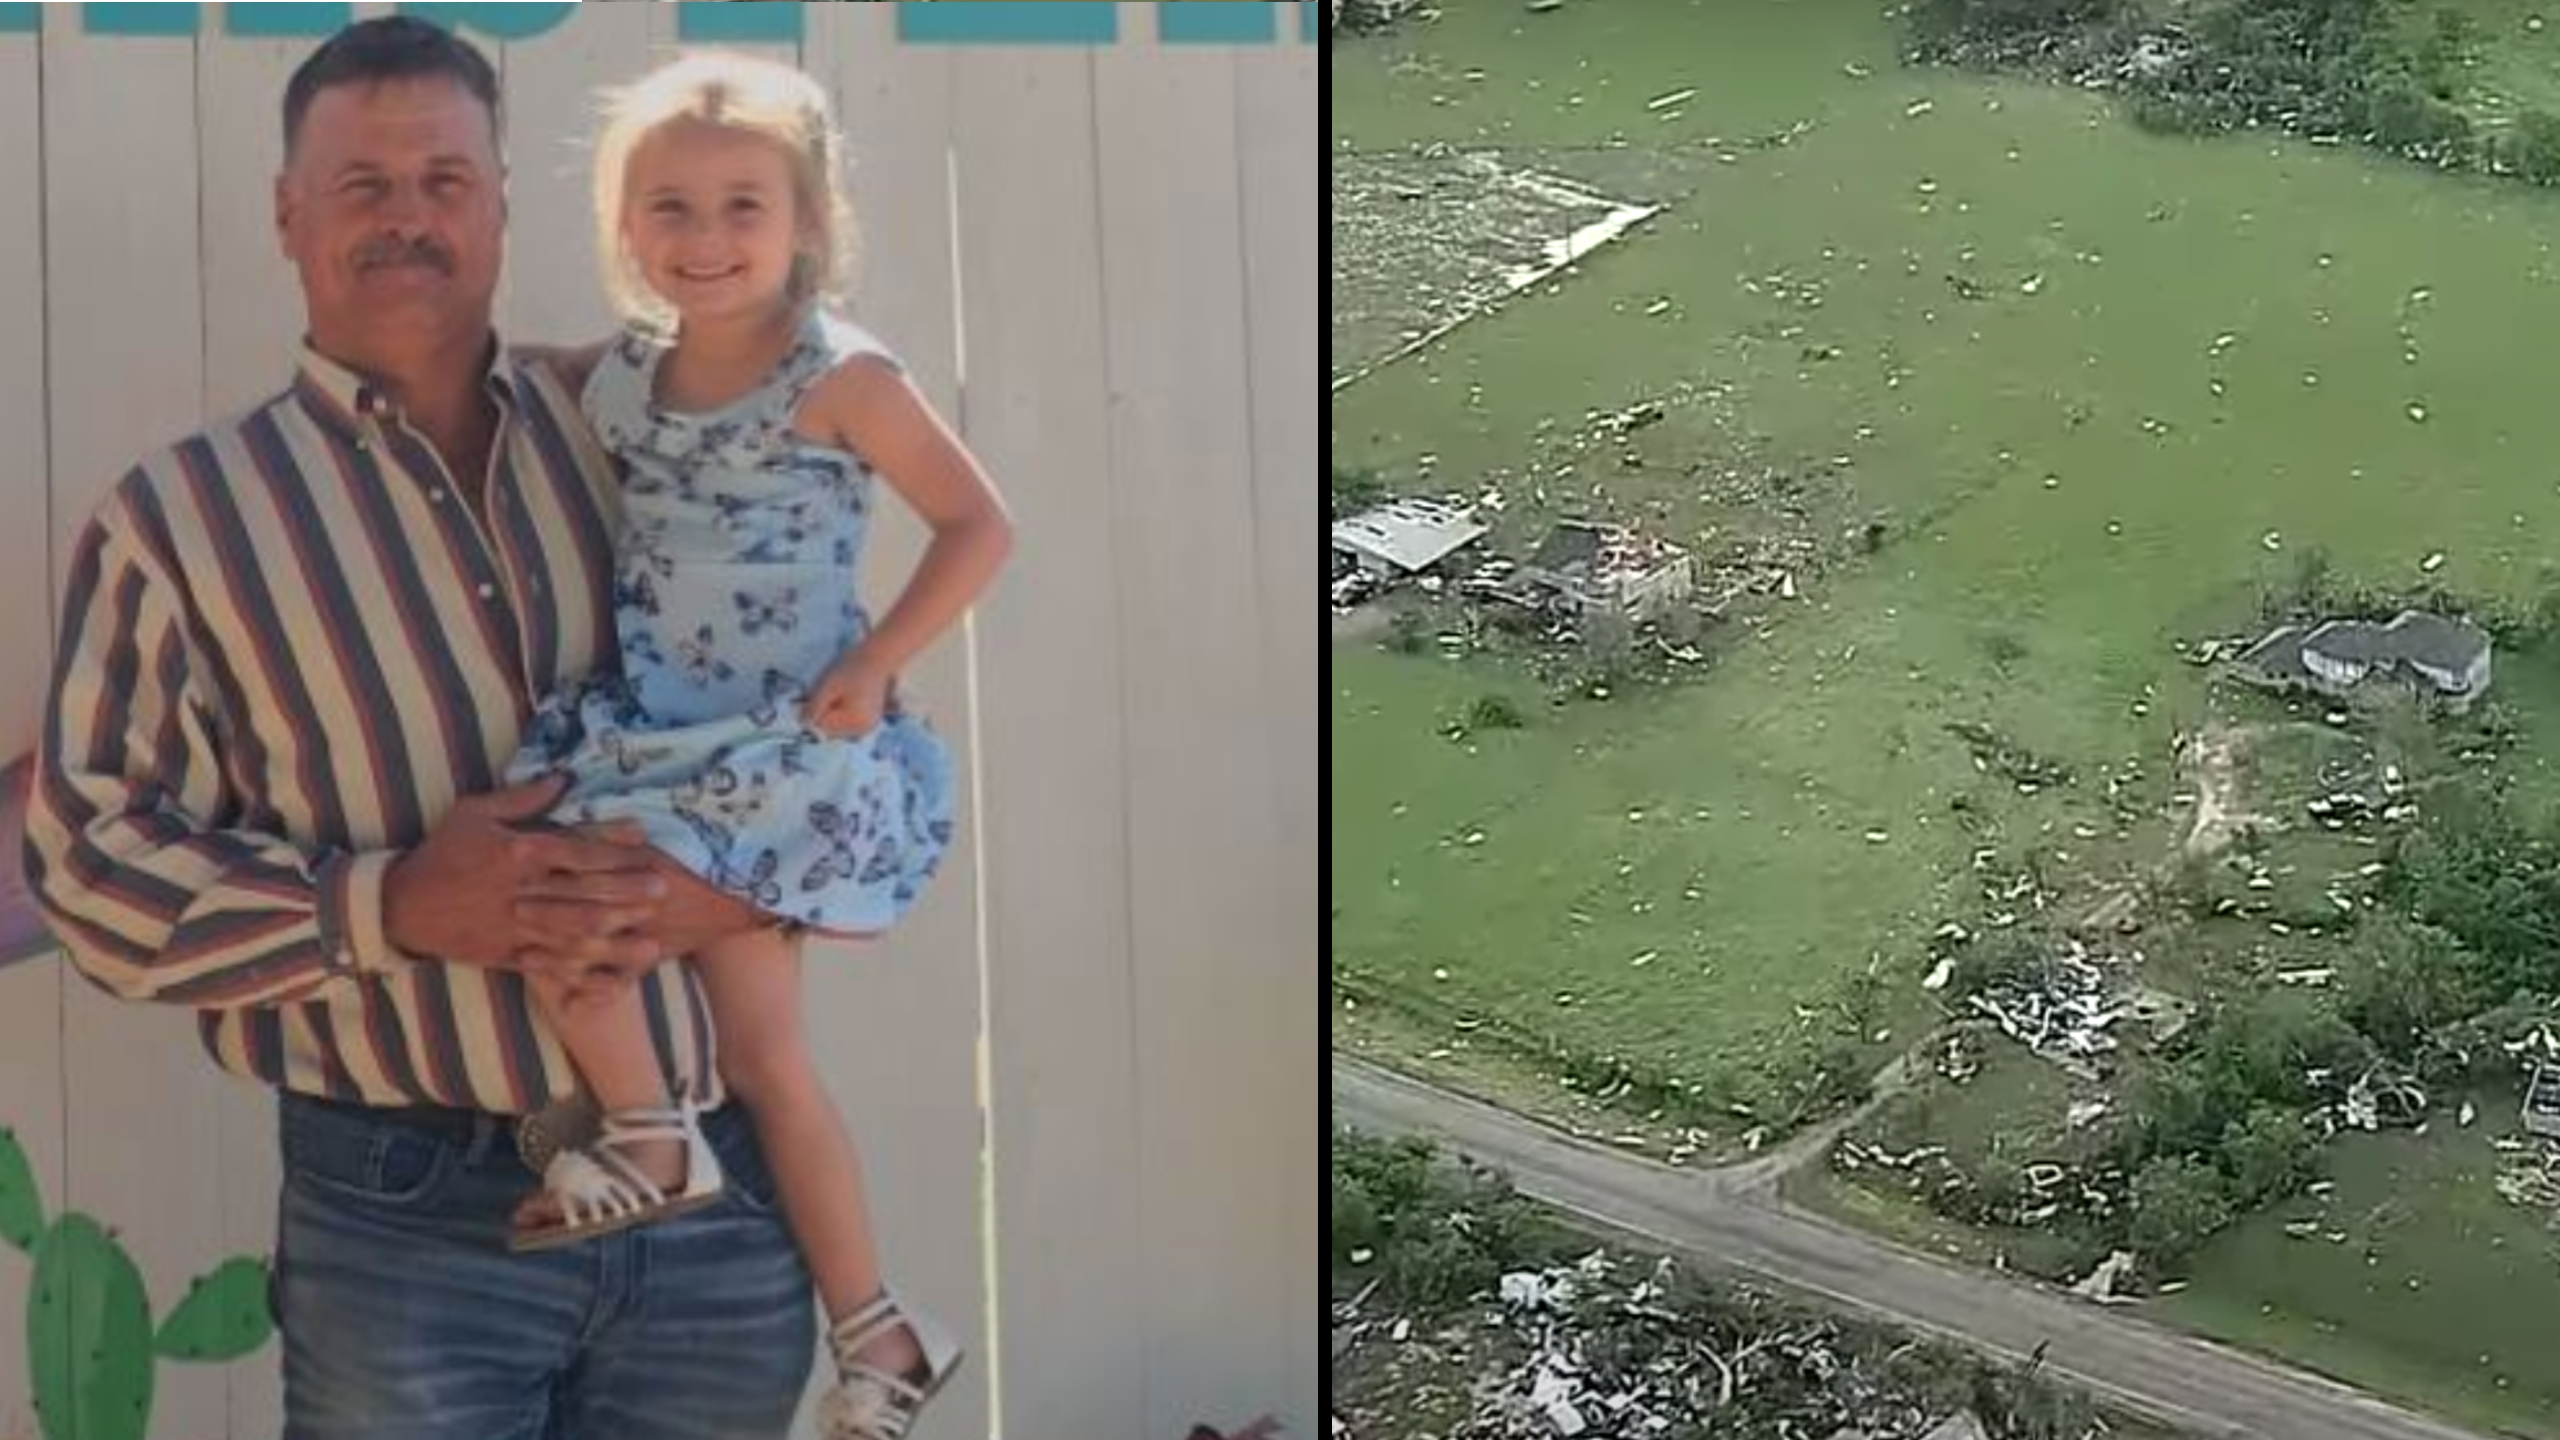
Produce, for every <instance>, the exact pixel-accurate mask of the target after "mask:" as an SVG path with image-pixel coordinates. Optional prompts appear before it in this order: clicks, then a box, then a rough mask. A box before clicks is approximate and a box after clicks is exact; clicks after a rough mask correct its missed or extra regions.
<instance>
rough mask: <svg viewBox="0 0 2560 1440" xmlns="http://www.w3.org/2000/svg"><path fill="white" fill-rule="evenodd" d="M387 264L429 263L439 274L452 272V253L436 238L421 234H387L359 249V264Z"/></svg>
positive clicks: (369, 266)
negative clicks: (406, 236)
mask: <svg viewBox="0 0 2560 1440" xmlns="http://www.w3.org/2000/svg"><path fill="white" fill-rule="evenodd" d="M385 265H430V266H433V267H435V269H436V271H437V272H438V273H440V274H445V275H450V274H452V273H453V255H452V253H451V252H450V251H447V250H446V249H445V248H444V247H443V246H441V245H439V244H437V243H436V242H434V241H433V240H429V239H427V238H426V237H425V236H420V237H419V238H417V239H415V240H403V239H401V238H400V237H398V236H396V235H386V236H384V237H383V238H381V239H379V240H375V241H372V242H371V243H369V244H367V245H366V246H365V247H364V248H363V249H361V250H358V251H357V252H356V268H357V269H359V270H372V269H375V268H377V267H380V266H385Z"/></svg>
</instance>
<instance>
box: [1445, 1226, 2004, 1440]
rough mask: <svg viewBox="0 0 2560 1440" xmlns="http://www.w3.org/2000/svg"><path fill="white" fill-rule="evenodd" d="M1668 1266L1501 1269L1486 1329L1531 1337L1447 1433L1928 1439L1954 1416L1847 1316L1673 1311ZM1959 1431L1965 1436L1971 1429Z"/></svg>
mask: <svg viewBox="0 0 2560 1440" xmlns="http://www.w3.org/2000/svg"><path fill="white" fill-rule="evenodd" d="M1673 1279H1674V1270H1673V1266H1672V1263H1671V1262H1670V1261H1669V1260H1661V1261H1658V1262H1656V1263H1655V1264H1654V1265H1653V1266H1652V1268H1651V1269H1650V1271H1648V1272H1644V1273H1643V1278H1640V1279H1635V1280H1633V1281H1632V1282H1630V1281H1629V1280H1628V1279H1627V1278H1624V1277H1623V1276H1622V1275H1621V1274H1620V1273H1619V1269H1618V1267H1617V1266H1615V1265H1613V1264H1612V1263H1611V1261H1610V1260H1609V1258H1608V1257H1607V1256H1605V1255H1603V1254H1599V1253H1594V1254H1592V1255H1589V1256H1586V1257H1584V1258H1583V1259H1582V1260H1580V1261H1578V1262H1576V1263H1574V1264H1572V1265H1567V1266H1558V1267H1555V1268H1552V1269H1548V1270H1543V1271H1533V1270H1520V1271H1514V1272H1512V1273H1510V1274H1507V1275H1505V1276H1503V1277H1502V1279H1501V1283H1500V1285H1499V1287H1498V1291H1497V1298H1496V1300H1495V1301H1494V1302H1493V1308H1492V1310H1491V1312H1490V1313H1488V1314H1487V1315H1486V1316H1485V1317H1484V1322H1485V1324H1484V1328H1485V1329H1486V1330H1498V1331H1503V1332H1507V1334H1508V1337H1509V1338H1510V1339H1512V1340H1514V1341H1518V1342H1521V1343H1520V1345H1519V1346H1518V1349H1517V1352H1516V1353H1517V1359H1516V1360H1515V1361H1514V1362H1512V1363H1511V1364H1510V1365H1509V1366H1508V1368H1506V1369H1504V1370H1502V1371H1501V1372H1500V1373H1498V1374H1495V1375H1493V1376H1491V1377H1488V1378H1487V1379H1486V1380H1484V1381H1482V1382H1480V1383H1479V1384H1478V1385H1477V1386H1476V1387H1475V1392H1474V1394H1475V1407H1474V1410H1473V1412H1472V1413H1471V1414H1470V1415H1469V1416H1468V1417H1467V1418H1466V1419H1464V1420H1462V1421H1460V1422H1459V1423H1458V1424H1457V1425H1456V1426H1455V1427H1453V1428H1452V1429H1450V1430H1449V1431H1448V1432H1447V1436H1448V1440H1558V1437H1561V1440H1572V1437H1576V1436H1590V1437H1593V1440H1598V1437H1603V1436H1606V1437H1613V1440H1614V1437H1629V1440H1636V1437H1653V1436H1663V1435H1672V1434H1695V1433H1700V1431H1701V1430H1704V1431H1705V1432H1706V1433H1712V1434H1718V1435H1722V1434H1736V1435H1740V1434H1751V1435H1773V1436H1775V1435H1788V1436H1801V1437H1808V1440H1810V1437H1817V1436H1821V1437H1827V1436H1832V1435H1836V1434H1842V1433H1848V1434H1858V1435H1868V1436H1919V1435H1926V1434H1930V1433H1932V1427H1933V1426H1937V1425H1941V1424H1943V1423H1944V1422H1945V1420H1946V1418H1947V1417H1946V1415H1945V1414H1944V1413H1943V1412H1941V1411H1939V1410H1937V1409H1935V1408H1934V1407H1932V1406H1930V1405H1929V1404H1928V1403H1927V1401H1926V1398H1925V1397H1924V1396H1923V1395H1922V1394H1920V1393H1917V1391H1916V1390H1915V1389H1911V1388H1908V1387H1906V1385H1905V1384H1903V1383H1898V1382H1897V1381H1896V1380H1895V1379H1894V1378H1892V1377H1891V1376H1890V1375H1889V1374H1888V1373H1887V1370H1886V1367H1884V1366H1883V1365H1881V1364H1879V1363H1878V1360H1877V1359H1876V1358H1871V1352H1872V1353H1873V1355H1879V1356H1880V1355H1881V1353H1882V1347H1880V1346H1873V1345H1867V1344H1862V1343H1860V1340H1859V1338H1858V1337H1856V1336H1854V1335H1852V1334H1850V1333H1848V1332H1846V1331H1844V1330H1843V1328H1842V1327H1841V1326H1840V1325H1839V1324H1838V1323H1836V1322H1833V1321H1830V1320H1825V1319H1819V1318H1809V1317H1806V1316H1803V1315H1794V1314H1790V1315H1775V1314H1764V1313H1762V1311H1761V1307H1760V1306H1758V1305H1757V1304H1744V1305H1740V1306H1735V1307H1730V1308H1726V1307H1719V1309H1718V1310H1717V1311H1715V1312H1712V1314H1711V1315H1700V1314H1698V1313H1695V1312H1692V1311H1686V1310H1684V1309H1682V1308H1678V1307H1675V1305H1674V1304H1673V1303H1672V1296H1671V1288H1672V1283H1673ZM1957 1433H1962V1432H1961V1431H1959V1432H1957Z"/></svg>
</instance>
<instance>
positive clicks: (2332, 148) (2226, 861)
mask: <svg viewBox="0 0 2560 1440" xmlns="http://www.w3.org/2000/svg"><path fill="white" fill-rule="evenodd" d="M2544 3H2545V0H1329V6H1330V10H1331V30H1330V32H1329V34H1328V36H1327V40H1326V45H1327V51H1328V53H1327V57H1326V59H1327V64H1328V68H1329V71H1330V75H1331V80H1332V85H1333V98H1334V105H1333V128H1332V132H1331V136H1330V145H1331V154H1330V156H1329V164H1328V171H1329V184H1330V186H1331V199H1332V227H1333V232H1332V244H1331V248H1330V255H1331V261H1330V263H1331V267H1332V273H1331V277H1330V281H1331V283H1330V296H1331V306H1332V309H1331V317H1330V318H1331V339H1332V346H1331V351H1330V366H1331V376H1330V386H1331V404H1330V415H1329V426H1330V432H1331V444H1330V454H1331V457H1332V458H1331V462H1330V464H1331V473H1330V475H1329V477H1328V478H1329V484H1330V491H1329V510H1330V544H1329V546H1328V550H1327V591H1328V597H1329V602H1328V604H1329V610H1330V625H1331V635H1332V639H1331V645H1330V665H1329V680H1328V684H1329V688H1330V693H1329V696H1328V713H1329V717H1330V726H1331V736H1332V740H1331V755H1332V760H1331V773H1330V780H1329V783H1330V786H1331V816H1332V821H1331V841H1332V849H1331V860H1330V866H1331V875H1330V881H1331V905H1332V911H1331V921H1330V941H1331V962H1330V964H1331V985H1330V988H1329V997H1330V998H1329V1005H1330V1009H1331V1014H1330V1022H1331V1023H1330V1029H1331V1034H1332V1043H1333V1064H1332V1083H1333V1097H1334V1098H1333V1131H1332V1157H1333V1158H1332V1177H1331V1184H1332V1194H1331V1215H1332V1220H1331V1235H1330V1247H1329V1250H1330V1253H1329V1259H1330V1268H1329V1278H1328V1292H1329V1295H1330V1298H1331V1312H1332V1313H1331V1334H1332V1355H1333V1367H1332V1377H1333V1378H1332V1391H1331V1395H1330V1397H1329V1404H1330V1410H1331V1417H1330V1419H1331V1426H1332V1433H1333V1436H1334V1440H1575V1437H1592V1440H1601V1437H1627V1440H1655V1437H1661V1440H1678V1437H1716V1440H1723V1437H1736V1440H1743V1437H1748V1440H2093V1437H2137V1440H2169V1437H2251V1440H2457V1437H2473V1436H2513V1437H2523V1440H2560V1346H2555V1345H2554V1343H2553V1342H2552V1340H2551V1338H2550V1337H2551V1335H2552V1334H2553V1333H2554V1317H2560V462H2555V461H2554V460H2553V458H2552V457H2554V456H2560V403H2555V400H2554V397H2555V396H2560V388H2555V383H2560V382H2555V376H2560V364H2556V362H2554V361H2553V360H2552V359H2551V357H2550V354H2549V350H2550V347H2551V343H2552V337H2560V256H2555V254H2554V248H2553V247H2554V245H2555V243H2560V0H2551V8H2550V11H2549V13H2548V14H2546V13H2545V12H2544V10H2543V8H2542V6H2543V4H2544Z"/></svg>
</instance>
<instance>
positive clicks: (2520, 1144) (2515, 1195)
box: [2494, 1136, 2560, 1229]
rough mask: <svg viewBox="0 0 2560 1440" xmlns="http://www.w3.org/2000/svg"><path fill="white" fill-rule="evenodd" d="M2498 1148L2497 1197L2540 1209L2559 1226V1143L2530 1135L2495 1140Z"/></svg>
mask: <svg viewBox="0 0 2560 1440" xmlns="http://www.w3.org/2000/svg"><path fill="white" fill-rule="evenodd" d="M2494 1143H2495V1144H2496V1146H2497V1148H2498V1151H2499V1155H2498V1178H2497V1180H2496V1182H2495V1183H2496V1185H2497V1187H2498V1194H2499V1195H2500V1197H2502V1198H2503V1199H2505V1201H2506V1202H2507V1203H2508V1204H2510V1205H2516V1206H2521V1207H2522V1208H2524V1209H2527V1210H2539V1211H2541V1212H2542V1213H2543V1216H2544V1219H2545V1221H2546V1222H2547V1223H2548V1224H2550V1225H2551V1226H2552V1228H2554V1229H2560V1146H2555V1145H2553V1144H2552V1143H2551V1142H2549V1141H2547V1140H2542V1139H2538V1138H2535V1137H2531V1136H2515V1137H2511V1138H2506V1139H2501V1140H2498V1141H2495V1142H2494Z"/></svg>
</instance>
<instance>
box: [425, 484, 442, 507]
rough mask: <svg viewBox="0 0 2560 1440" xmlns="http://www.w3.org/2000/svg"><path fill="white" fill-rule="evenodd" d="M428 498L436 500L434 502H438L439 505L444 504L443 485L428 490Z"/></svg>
mask: <svg viewBox="0 0 2560 1440" xmlns="http://www.w3.org/2000/svg"><path fill="white" fill-rule="evenodd" d="M427 498H428V499H430V500H432V501H434V502H435V503H437V504H438V505H441V504H443V503H444V488H443V487H442V486H438V487H437V488H435V489H433V490H430V491H428V492H427Z"/></svg>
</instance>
